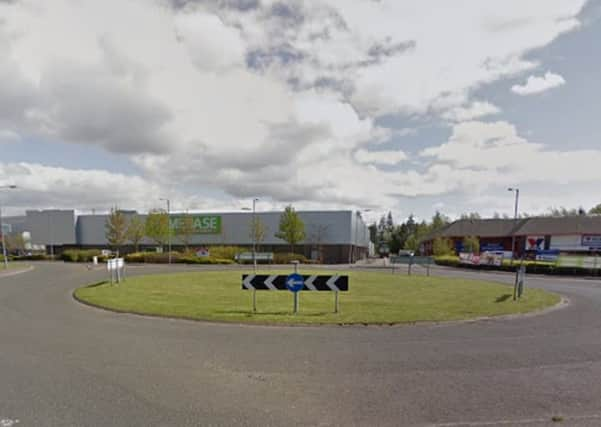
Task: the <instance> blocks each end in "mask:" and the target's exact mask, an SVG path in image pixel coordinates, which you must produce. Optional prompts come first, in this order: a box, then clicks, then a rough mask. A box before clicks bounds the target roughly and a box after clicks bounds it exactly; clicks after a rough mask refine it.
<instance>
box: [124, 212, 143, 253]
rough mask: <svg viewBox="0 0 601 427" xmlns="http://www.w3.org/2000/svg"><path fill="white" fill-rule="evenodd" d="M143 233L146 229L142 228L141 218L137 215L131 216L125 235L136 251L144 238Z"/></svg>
mask: <svg viewBox="0 0 601 427" xmlns="http://www.w3.org/2000/svg"><path fill="white" fill-rule="evenodd" d="M145 233H146V230H145V228H144V222H143V221H142V219H141V218H140V217H139V216H138V215H135V216H134V217H132V218H131V219H130V220H129V224H128V226H127V231H126V232H125V234H126V236H127V240H129V241H130V242H131V243H132V244H133V245H134V248H135V250H136V252H139V251H140V242H141V241H142V239H143V238H144V235H145Z"/></svg>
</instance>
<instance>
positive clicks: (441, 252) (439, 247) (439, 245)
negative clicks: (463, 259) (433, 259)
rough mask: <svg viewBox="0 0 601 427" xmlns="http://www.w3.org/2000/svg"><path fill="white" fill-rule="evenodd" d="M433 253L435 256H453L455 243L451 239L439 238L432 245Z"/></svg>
mask: <svg viewBox="0 0 601 427" xmlns="http://www.w3.org/2000/svg"><path fill="white" fill-rule="evenodd" d="M432 252H433V253H434V255H435V256H445V255H452V254H453V253H454V252H455V251H454V249H453V242H451V240H450V239H446V238H443V237H437V238H436V239H434V243H433V244H432Z"/></svg>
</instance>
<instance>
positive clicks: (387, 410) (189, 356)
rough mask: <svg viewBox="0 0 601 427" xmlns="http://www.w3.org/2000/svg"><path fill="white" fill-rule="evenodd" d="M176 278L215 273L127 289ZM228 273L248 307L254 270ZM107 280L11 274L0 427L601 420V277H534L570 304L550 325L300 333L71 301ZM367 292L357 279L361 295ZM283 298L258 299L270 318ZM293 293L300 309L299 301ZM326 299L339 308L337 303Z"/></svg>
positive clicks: (47, 272) (474, 276)
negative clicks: (5, 423) (272, 306)
mask: <svg viewBox="0 0 601 427" xmlns="http://www.w3.org/2000/svg"><path fill="white" fill-rule="evenodd" d="M320 271H322V270H320ZM328 271H333V270H332V269H329V270H328ZM171 272H173V273H176V274H182V275H184V277H185V275H187V274H188V273H193V274H200V273H202V274H205V273H206V274H209V273H211V274H213V273H217V272H216V271H215V270H214V269H211V268H208V267H206V268H205V267H202V268H200V267H199V268H187V267H176V266H174V267H171V269H169V268H168V267H166V266H162V267H161V266H145V267H131V268H130V269H129V270H128V277H127V280H126V282H125V283H126V284H127V283H128V282H130V283H133V282H134V278H137V277H138V276H146V277H148V276H155V275H158V276H161V275H164V274H166V273H171ZM229 273H231V274H232V277H233V278H234V279H235V280H234V279H232V280H233V282H232V286H235V289H236V293H237V294H241V295H240V298H241V300H240V304H241V307H242V310H246V311H248V310H249V308H250V294H248V293H244V291H242V290H241V288H240V276H241V274H242V271H241V270H232V271H230V272H229ZM351 274H362V272H358V271H357V272H354V273H351ZM433 274H434V276H435V277H437V278H438V277H446V278H449V279H452V280H453V281H465V280H466V279H469V280H476V281H481V282H494V283H495V286H501V287H504V289H507V291H504V292H506V293H510V292H509V290H510V289H511V288H510V286H508V285H510V284H511V283H513V275H506V274H498V273H493V274H490V273H475V272H465V271H457V270H446V269H436V270H435V271H433ZM158 276H157V277H158ZM391 276H392V275H391ZM392 277H394V278H396V279H399V280H400V278H401V276H400V275H395V276H392ZM105 279H106V271H104V270H88V269H86V268H85V267H83V266H81V265H68V264H62V263H36V264H35V269H34V270H32V271H29V272H26V273H23V274H20V275H17V276H10V277H2V278H0V325H2V326H1V327H0V342H1V343H2V345H1V347H0V378H1V386H0V419H1V420H19V424H18V425H19V426H38V425H44V426H46V425H50V426H53V425H56V426H59V425H60V426H62V425H77V426H97V425H112V426H154V425H177V426H197V425H213V426H231V425H248V426H255V425H256V426H259V425H260V426H279V425H298V426H315V425H322V426H330V425H333V426H338V425H358V426H364V425H382V426H398V425H409V426H413V425H415V426H479V425H486V426H491V425H494V426H497V425H498V426H505V425H512V426H514V425H517V426H533V425H534V426H539V425H540V426H544V425H557V424H553V421H552V419H555V420H563V423H564V424H563V425H570V426H590V425H598V424H599V423H600V422H601V415H600V414H601V407H600V400H599V396H601V384H600V383H599V381H598V378H599V377H601V283H600V282H599V281H598V280H583V279H571V278H557V277H553V278H549V277H542V276H541V277H534V276H531V277H529V280H528V287H527V289H526V295H528V294H529V292H531V291H532V290H533V289H542V290H545V291H549V292H551V293H552V294H554V293H557V294H560V295H562V296H565V297H567V298H568V299H569V300H570V304H569V305H567V306H564V307H563V308H561V309H559V310H553V311H549V312H543V313H540V314H538V315H536V316H517V317H512V318H506V317H501V318H495V317H493V318H490V319H488V320H486V321H476V322H450V323H425V324H418V325H411V326H407V327H393V328H391V327H368V328H363V327H351V328H340V327H337V326H333V325H320V326H297V327H295V328H290V327H282V326H269V327H264V326H256V325H251V326H249V325H240V324H237V323H211V322H190V321H187V320H175V319H162V318H154V317H147V316H139V315H130V314H123V313H114V312H110V311H106V310H98V309H95V308H91V307H88V306H86V305H83V304H79V303H78V302H76V301H75V300H74V299H73V298H72V293H73V291H74V290H75V289H77V288H79V287H80V286H81V285H82V284H84V283H99V282H101V281H103V280H105ZM144 280H145V279H144ZM356 283H358V282H357V277H355V278H354V279H353V277H351V280H350V284H349V289H351V290H353V289H354V288H353V287H354V286H355V288H356ZM123 287H124V288H125V285H124V286H123ZM258 294H259V293H258ZM276 294H277V295H276ZM279 294H280V293H274V295H267V294H264V293H260V294H259V295H258V302H257V305H258V309H259V311H261V310H266V311H267V309H266V306H265V304H268V300H267V299H268V298H274V299H277V298H280V297H279V296H278V295H279ZM281 295H282V296H281V297H282V298H284V300H283V301H282V303H283V309H284V310H285V311H287V312H289V311H290V310H291V296H290V294H288V293H286V292H284V293H281ZM316 297H320V298H323V299H324V300H325V304H326V305H327V308H328V309H331V307H332V301H331V295H330V296H328V295H323V296H322V295H317V296H316ZM345 298H348V300H345ZM351 298H352V297H351V294H350V293H349V294H348V295H343V296H341V304H340V308H341V314H344V313H345V311H347V310H349V308H352V304H351ZM305 300H307V301H305ZM305 309H307V310H310V309H311V306H310V305H309V301H308V298H307V297H306V295H305V294H303V295H302V296H301V305H300V313H301V314H302V313H303V310H305ZM560 425H561V424H560Z"/></svg>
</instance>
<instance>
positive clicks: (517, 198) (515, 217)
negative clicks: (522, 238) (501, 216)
mask: <svg viewBox="0 0 601 427" xmlns="http://www.w3.org/2000/svg"><path fill="white" fill-rule="evenodd" d="M507 191H511V192H514V193H515V207H514V212H513V230H512V233H511V263H512V264H513V260H514V259H515V255H516V251H515V228H516V227H517V224H518V205H519V203H520V189H519V188H517V187H516V188H508V189H507Z"/></svg>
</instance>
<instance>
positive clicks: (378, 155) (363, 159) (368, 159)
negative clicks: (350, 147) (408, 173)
mask: <svg viewBox="0 0 601 427" xmlns="http://www.w3.org/2000/svg"><path fill="white" fill-rule="evenodd" d="M406 159H407V155H406V154H405V153H403V152H402V151H367V150H364V149H359V150H357V151H356V152H355V160H357V161H358V162H359V163H375V164H380V165H396V164H399V163H401V162H402V161H403V160H406Z"/></svg>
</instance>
